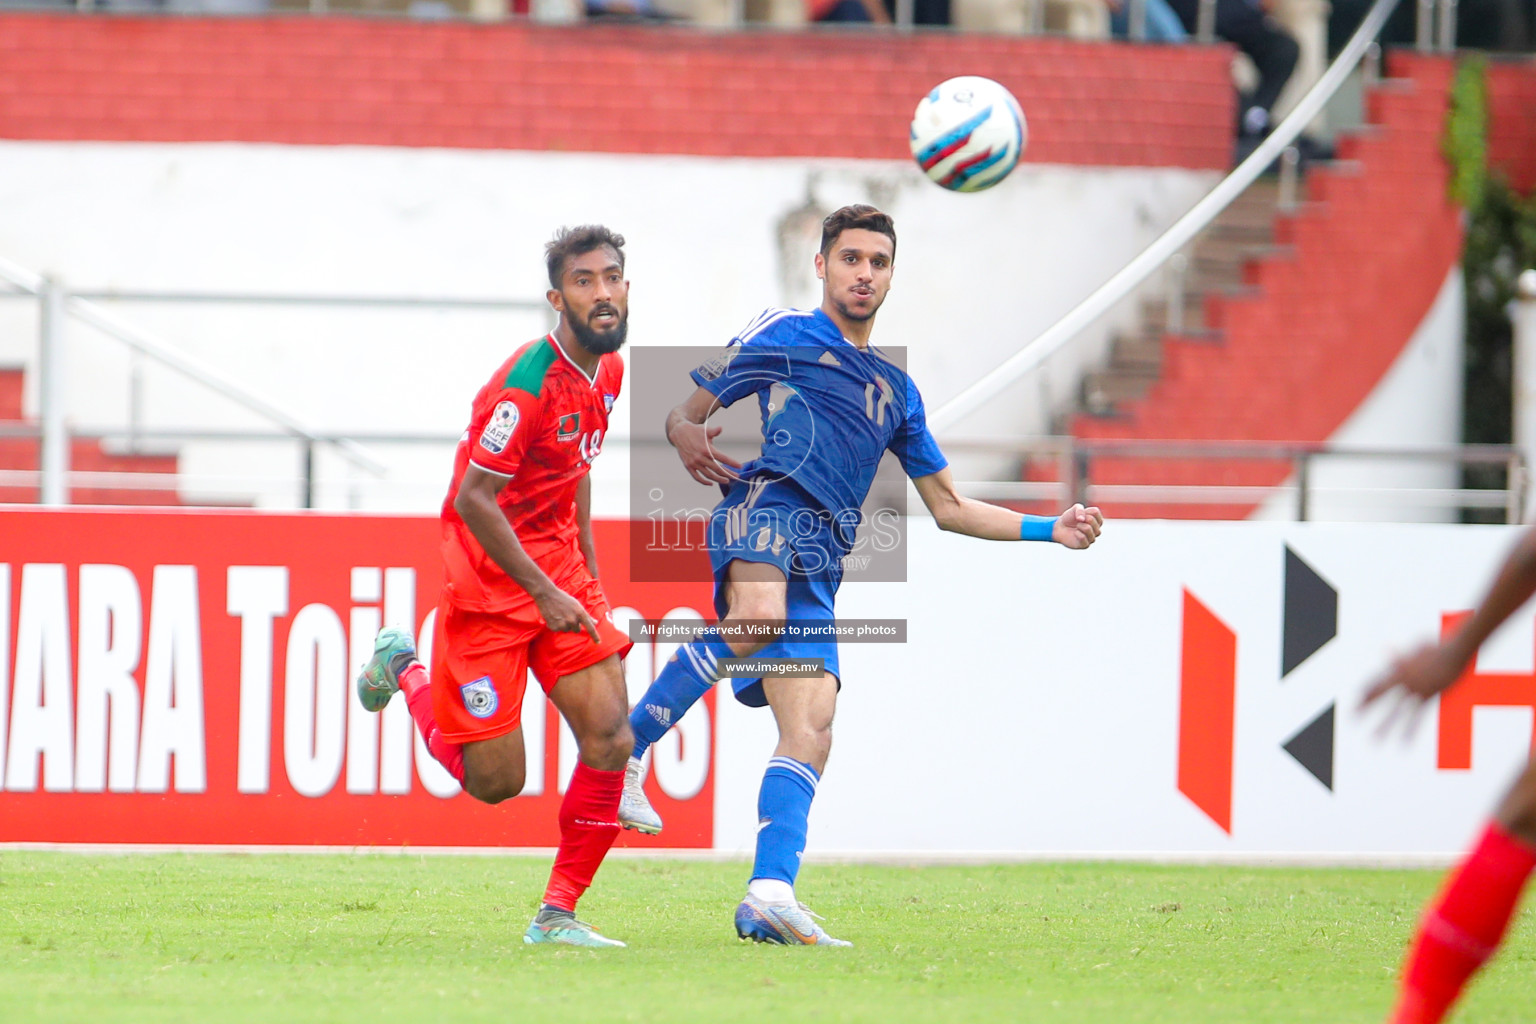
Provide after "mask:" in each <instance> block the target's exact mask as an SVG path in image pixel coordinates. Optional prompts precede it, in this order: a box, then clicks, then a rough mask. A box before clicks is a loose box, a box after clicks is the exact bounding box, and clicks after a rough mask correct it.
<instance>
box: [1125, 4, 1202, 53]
mask: <svg viewBox="0 0 1536 1024" xmlns="http://www.w3.org/2000/svg"><path fill="white" fill-rule="evenodd" d="M1134 2H1135V0H1104V5H1105V6H1106V7H1108V8H1109V30H1110V32H1111V33H1113V34H1114V36H1115V38H1116V39H1129V38H1130V35H1131V4H1132V3H1134ZM1143 2H1144V3H1145V4H1146V7H1147V34H1146V40H1147V42H1149V43H1182V42H1184V41H1185V40H1187V39H1188V38H1189V33H1188V32H1185V31H1184V24H1183V22H1181V21H1179V16H1178V15H1177V14H1174V13H1173V8H1172V7H1169V6H1168V0H1143Z"/></svg>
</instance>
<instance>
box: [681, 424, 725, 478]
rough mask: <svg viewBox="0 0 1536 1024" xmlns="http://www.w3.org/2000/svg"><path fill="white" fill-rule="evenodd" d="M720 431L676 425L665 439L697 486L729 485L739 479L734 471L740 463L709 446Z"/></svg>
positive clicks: (712, 428)
mask: <svg viewBox="0 0 1536 1024" xmlns="http://www.w3.org/2000/svg"><path fill="white" fill-rule="evenodd" d="M722 429H723V428H721V427H711V426H708V425H706V424H703V423H679V424H678V425H677V426H675V427H673V428H672V433H671V435H670V436H669V437H668V438H667V440H669V441H671V442H672V447H674V448H676V449H677V457H678V458H680V459H682V460H683V468H684V469H686V470H687V471H688V475H689V476H691V477H693V478H694V479H695V480H697V481H698V482H699V483H701V484H706V485H707V484H731V483H734V482H735V481H736V480H737V479H738V478H739V474H738V473H737V472H736V471H737V470H739V469H740V468H741V463H739V462H737V461H736V460H735V459H733V458H731V457H730V456H729V455H726V454H725V453H724V452H722V451H720V450H719V449H718V448H716V447H715V446H714V444H713V441H714V439H715V438H716V437H719V436H720V431H721V430H722Z"/></svg>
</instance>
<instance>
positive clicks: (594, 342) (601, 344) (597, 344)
mask: <svg viewBox="0 0 1536 1024" xmlns="http://www.w3.org/2000/svg"><path fill="white" fill-rule="evenodd" d="M601 308H603V307H601V306H599V307H598V309H601ZM607 308H608V309H610V310H613V311H614V312H617V310H614V309H613V307H612V306H609V307H607ZM592 312H593V313H596V312H597V309H594V310H592ZM567 323H569V324H570V326H571V333H572V334H574V335H575V336H576V341H577V342H578V343H579V344H580V345H581V347H582V348H584V349H586V350H587V351H588V352H591V353H592V354H593V355H595V356H605V355H607V354H608V353H610V352H617V351H618V350H619V349H621V348H623V347H624V338H625V336H626V335H628V334H629V314H628V313H625V314H624V315H623V316H621V317H619V322H618V323H617V324H616V325H614V326H613V327H611V328H609V329H608V330H606V331H599V330H596V329H595V328H593V327H592V326H591V325H590V321H589V322H588V323H582V322H581V321H579V320H576V319H574V318H572V319H570V320H568V321H567Z"/></svg>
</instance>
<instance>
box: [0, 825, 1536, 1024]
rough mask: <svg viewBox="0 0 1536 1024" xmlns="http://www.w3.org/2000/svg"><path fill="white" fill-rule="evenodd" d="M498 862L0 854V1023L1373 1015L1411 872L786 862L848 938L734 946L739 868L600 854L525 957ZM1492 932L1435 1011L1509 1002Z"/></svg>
mask: <svg viewBox="0 0 1536 1024" xmlns="http://www.w3.org/2000/svg"><path fill="white" fill-rule="evenodd" d="M547 870H548V864H547V862H546V861H543V860H535V859H524V858H497V857H489V858H447V857H393V856H357V857H347V856H308V855H302V856H300V855H283V856H226V855H196V856H181V855H170V856H125V857H105V856H86V855H75V854H61V853H60V854H54V853H22V852H6V853H0V1021H4V1022H7V1024H9V1022H13V1021H15V1022H21V1021H26V1022H34V1021H36V1022H44V1021H82V1022H87V1024H106V1022H116V1021H156V1022H161V1021H189V1022H197V1024H206V1022H210V1021H218V1022H225V1021H259V1022H262V1024H277V1022H288V1021H295V1022H302V1021H345V1022H351V1021H358V1022H367V1024H379V1022H384V1021H411V1022H416V1024H431V1022H437V1021H445V1022H452V1024H459V1022H475V1021H495V1022H498V1024H503V1022H520V1021H557V1020H564V1021H572V1022H598V1021H673V1020H676V1021H701V1022H702V1021H710V1022H714V1021H737V1020H750V1019H754V1018H756V1019H761V1018H763V1017H764V1016H765V1015H766V1014H769V1013H774V1014H779V1015H782V1016H783V1018H784V1019H786V1020H792V1021H794V1022H796V1024H811V1022H817V1021H879V1022H887V1021H905V1020H922V1021H924V1022H931V1021H950V1020H956V1021H959V1020H974V1021H982V1020H986V1021H1014V1020H1027V1021H1031V1022H1037V1021H1038V1022H1075V1021H1103V1022H1106V1024H1107V1022H1114V1024H1134V1022H1142V1021H1166V1022H1186V1021H1243V1022H1263V1021H1275V1022H1281V1021H1284V1022H1287V1024H1290V1022H1295V1021H1329V1022H1350V1021H1361V1022H1366V1021H1380V1020H1381V1019H1382V1017H1383V1016H1384V1015H1385V1011H1386V1008H1387V1005H1388V1002H1389V1000H1390V998H1391V992H1392V979H1393V976H1394V974H1395V972H1396V969H1397V965H1398V961H1399V959H1400V957H1401V954H1402V949H1403V945H1404V943H1405V942H1406V940H1407V937H1408V934H1409V932H1410V931H1411V926H1412V923H1413V921H1414V920H1415V919H1416V917H1417V916H1418V913H1419V909H1420V907H1421V905H1422V903H1423V901H1424V900H1425V899H1426V898H1427V897H1428V896H1429V894H1430V893H1431V892H1432V890H1433V889H1434V887H1435V884H1436V882H1437V880H1438V878H1439V873H1438V872H1425V871H1367V870H1299V869H1263V870H1258V869H1241V868H1211V867H1199V868H1182V867H1149V866H1127V865H1110V864H1073V865H1007V866H992V867H922V868H902V867H855V866H823V865H814V866H812V867H811V868H809V869H808V870H807V871H806V876H805V878H804V879H803V880H802V884H801V887H800V888H801V895H802V896H803V897H804V898H806V899H807V900H808V901H810V902H811V904H812V905H813V906H814V907H815V908H816V909H817V910H818V911H819V912H821V913H822V914H824V915H825V916H826V917H827V923H828V925H829V927H830V928H831V930H832V932H833V934H835V935H838V936H841V937H845V938H848V939H851V940H853V941H854V942H855V943H856V944H857V945H856V948H854V949H852V950H831V949H826V950H817V949H786V948H782V947H766V946H754V945H751V944H742V943H739V942H737V940H736V938H735V935H734V932H733V931H732V930H731V926H730V914H731V910H732V908H733V907H734V905H735V902H736V900H737V899H738V898H739V894H740V889H741V884H742V877H743V875H744V866H743V865H741V864H732V863H726V864H721V863H701V862H676V861H660V860H654V861H653V860H633V859H623V860H615V861H613V862H610V863H609V864H608V865H607V866H605V867H604V869H603V873H602V874H601V875H600V876H599V879H598V884H597V886H596V888H595V889H594V890H593V891H592V893H591V894H590V895H589V896H588V897H587V899H586V900H585V901H584V902H583V904H582V912H583V917H585V918H587V919H588V920H591V921H593V922H594V923H596V924H597V925H599V926H600V927H601V928H602V929H603V930H604V931H606V932H607V933H609V934H611V935H614V936H617V937H620V938H623V939H625V940H627V941H628V942H629V943H630V948H628V949H622V950H607V951H585V950H569V949H554V948H550V947H526V946H524V945H523V943H522V930H523V927H524V926H525V925H526V924H527V921H528V918H529V917H530V916H531V913H532V911H533V909H534V907H535V905H536V903H537V900H538V897H539V895H540V893H541V891H542V887H543V882H544V878H545V874H546V872H547ZM1533 959H1536V934H1533V930H1532V929H1530V928H1523V929H1518V930H1517V931H1516V933H1515V935H1514V937H1513V938H1512V940H1511V942H1510V944H1509V945H1508V947H1507V948H1506V950H1505V951H1504V953H1503V955H1502V957H1501V958H1500V960H1499V961H1498V962H1497V963H1495V965H1494V966H1493V967H1492V968H1491V969H1490V970H1489V971H1488V972H1486V974H1485V976H1484V977H1483V979H1482V980H1481V981H1480V983H1479V984H1478V986H1477V987H1476V989H1475V990H1474V991H1473V993H1472V995H1471V997H1470V999H1469V1000H1468V1001H1467V1003H1466V1005H1465V1007H1464V1010H1463V1013H1462V1015H1461V1017H1460V1018H1459V1019H1462V1020H1466V1021H1479V1022H1499V1021H1509V1022H1514V1021H1524V1020H1528V1019H1529V1014H1530V1006H1531V1003H1532V997H1533V996H1536V978H1533V975H1532V972H1531V961H1532V960H1533Z"/></svg>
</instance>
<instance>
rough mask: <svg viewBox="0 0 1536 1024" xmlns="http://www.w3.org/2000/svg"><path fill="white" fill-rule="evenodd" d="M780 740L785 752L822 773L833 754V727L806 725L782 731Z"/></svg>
mask: <svg viewBox="0 0 1536 1024" xmlns="http://www.w3.org/2000/svg"><path fill="white" fill-rule="evenodd" d="M779 739H780V741H781V743H782V744H783V747H784V749H785V750H787V751H789V752H790V756H792V757H794V759H795V760H797V761H804V762H805V763H806V764H808V765H810V766H811V767H813V768H815V769H816V770H817V771H821V768H822V766H823V765H825V764H826V763H827V757H828V755H830V754H831V753H832V726H831V725H830V724H828V725H825V726H818V725H812V724H810V723H806V724H803V725H797V726H794V727H791V728H789V729H785V730H782V731H781V732H780V734H779Z"/></svg>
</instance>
